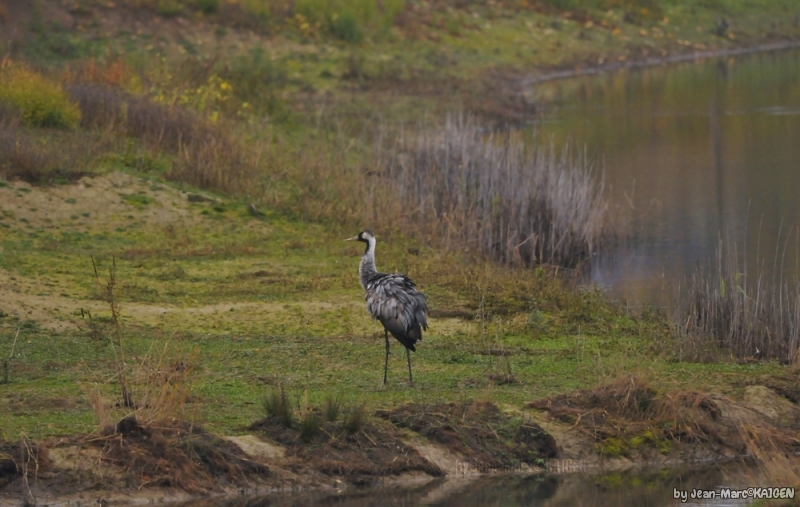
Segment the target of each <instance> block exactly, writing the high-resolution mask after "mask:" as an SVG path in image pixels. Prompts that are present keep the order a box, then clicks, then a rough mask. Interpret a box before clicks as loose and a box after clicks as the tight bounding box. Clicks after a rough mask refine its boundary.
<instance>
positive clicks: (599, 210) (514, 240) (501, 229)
mask: <svg viewBox="0 0 800 507" xmlns="http://www.w3.org/2000/svg"><path fill="white" fill-rule="evenodd" d="M410 137H411V138H410V139H408V138H400V140H399V141H398V142H397V144H396V145H395V146H394V147H392V148H390V150H389V151H388V153H386V154H385V155H383V156H382V157H380V160H381V164H380V174H379V175H378V176H377V177H376V178H373V179H372V181H371V184H370V183H367V186H368V188H367V189H366V193H367V194H368V195H369V198H370V201H369V202H371V203H372V206H373V209H374V214H375V216H381V215H388V214H392V213H393V212H394V213H396V215H395V216H396V217H399V221H400V222H401V223H402V224H403V225H404V226H405V227H407V228H411V229H419V230H422V231H425V232H426V233H427V234H432V235H435V236H439V237H442V238H443V240H444V243H445V244H446V245H448V246H450V247H452V248H456V249H459V250H462V249H465V248H466V249H470V250H477V251H479V252H481V253H482V254H484V255H486V256H488V257H489V258H492V259H494V260H497V261H500V262H503V263H507V264H511V265H522V266H532V265H535V264H539V263H547V264H555V265H559V266H566V267H575V266H577V265H579V264H580V263H581V262H582V261H584V260H585V259H587V258H589V256H590V255H592V253H593V252H594V251H596V250H598V249H599V248H601V247H602V246H603V245H604V244H606V243H608V242H609V241H612V240H613V239H614V238H615V235H616V233H615V231H614V230H613V229H612V227H611V222H610V217H609V213H608V203H607V200H606V198H605V195H604V187H603V180H602V178H599V179H598V178H596V177H595V176H596V175H595V174H594V173H593V172H592V171H591V170H590V168H589V167H587V165H586V162H585V160H583V159H582V158H581V157H579V156H573V154H571V153H570V152H569V150H567V149H564V150H563V151H562V152H561V153H560V154H558V153H557V152H556V151H555V149H554V148H549V149H547V148H540V147H537V146H534V145H531V144H529V143H526V142H525V141H524V140H523V138H522V136H521V135H520V134H517V133H508V134H500V133H487V132H484V131H482V130H481V129H480V128H479V127H478V126H477V125H476V124H475V123H474V122H473V121H471V120H468V119H467V120H465V119H463V118H453V117H450V118H448V119H447V121H446V122H445V125H444V127H443V128H442V129H441V130H431V129H424V130H422V131H421V132H420V133H419V134H418V135H417V136H415V137H414V136H410ZM387 195H393V196H397V198H396V199H395V201H398V200H399V203H398V204H399V206H400V210H391V209H389V206H392V205H395V206H396V205H398V204H394V203H391V201H390V200H387V198H386V197H387ZM398 211H399V213H398Z"/></svg>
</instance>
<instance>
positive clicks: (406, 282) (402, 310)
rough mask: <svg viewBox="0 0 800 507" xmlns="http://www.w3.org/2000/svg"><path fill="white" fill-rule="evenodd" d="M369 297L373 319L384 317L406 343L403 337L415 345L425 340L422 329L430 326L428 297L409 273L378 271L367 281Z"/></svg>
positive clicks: (387, 325)
mask: <svg viewBox="0 0 800 507" xmlns="http://www.w3.org/2000/svg"><path fill="white" fill-rule="evenodd" d="M366 300H367V310H368V311H369V313H370V315H372V318H373V319H378V320H380V321H381V323H383V325H384V326H385V327H386V329H388V330H389V331H390V332H391V333H392V335H394V336H395V338H397V339H398V340H400V342H401V343H403V344H404V345H406V344H405V342H404V341H403V339H402V338H401V337H403V338H408V340H409V341H411V343H412V345H413V343H414V342H416V341H417V340H421V339H422V332H421V331H420V328H422V329H425V330H427V329H428V320H427V318H426V316H425V314H426V313H428V305H427V303H426V302H425V296H424V295H422V294H421V293H420V292H418V291H417V288H416V286H415V285H414V282H412V281H411V279H410V278H408V277H407V276H405V275H400V274H392V275H387V274H384V273H378V274H377V275H375V276H374V277H372V278H371V279H370V280H368V281H367V296H366ZM406 346H408V345H406ZM409 348H412V350H413V347H409Z"/></svg>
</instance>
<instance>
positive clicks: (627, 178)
mask: <svg viewBox="0 0 800 507" xmlns="http://www.w3.org/2000/svg"><path fill="white" fill-rule="evenodd" d="M534 92H535V94H536V95H537V97H539V98H540V99H544V100H545V101H547V102H548V103H550V104H551V106H550V107H548V108H547V110H546V111H545V113H544V114H543V116H542V117H541V118H538V119H537V120H536V121H535V129H536V131H537V135H538V137H539V139H540V140H546V141H547V142H550V141H552V142H553V143H554V144H555V146H559V145H562V144H564V143H571V144H572V146H575V145H578V147H579V148H580V149H581V150H585V152H586V154H587V155H588V157H589V159H590V160H592V161H593V163H594V166H595V167H596V169H598V170H599V171H602V172H604V174H605V181H606V185H607V186H608V187H610V188H609V192H610V195H611V198H612V202H613V205H614V208H615V211H616V212H617V213H618V214H619V215H620V216H623V217H626V218H625V220H624V221H625V222H627V223H629V224H630V225H629V230H630V233H631V238H632V241H631V242H630V243H629V244H628V245H626V246H625V247H624V248H619V249H617V250H615V251H613V252H610V253H606V254H604V255H601V256H600V257H599V258H598V259H596V262H595V266H594V267H595V269H593V270H592V280H591V281H592V282H593V283H596V284H599V285H601V286H603V287H605V288H607V289H609V290H610V291H611V292H612V293H614V294H616V295H617V296H618V297H620V298H621V299H622V300H626V301H629V302H631V303H634V304H663V303H665V302H667V300H668V298H669V297H671V296H672V295H674V286H675V285H676V282H680V281H682V280H684V279H685V278H686V277H687V276H688V275H689V274H690V273H691V272H692V271H693V270H694V269H695V268H696V267H697V266H698V265H709V264H710V262H711V261H712V260H713V259H714V256H715V250H716V248H717V246H718V244H719V241H720V238H723V241H725V242H728V243H729V244H733V242H735V244H736V248H737V250H738V252H739V253H740V257H741V258H744V257H745V251H746V257H747V264H748V270H749V271H750V272H751V273H753V272H754V268H755V267H756V266H761V267H762V268H763V269H764V270H766V272H767V274H768V275H769V276H771V274H772V271H773V266H774V264H775V260H774V259H775V252H776V247H777V248H779V249H780V255H779V258H778V262H777V264H778V269H776V270H774V271H776V272H777V273H778V274H780V271H781V262H780V261H781V259H783V263H782V266H783V271H782V273H783V275H784V276H786V277H787V279H791V278H792V277H796V276H797V275H798V274H800V270H798V268H797V262H798V259H797V252H798V250H799V248H798V240H797V228H798V226H800V52H798V51H797V50H794V51H782V52H774V53H761V54H756V55H750V56H745V57H738V58H720V59H709V60H705V61H701V62H691V63H683V64H678V65H669V66H664V67H650V68H644V69H638V70H626V71H619V72H613V73H608V74H602V75H595V76H587V77H578V78H574V79H568V80H561V81H554V82H546V83H541V84H537V85H535V90H534ZM787 241H788V248H786V255H785V257H784V256H783V249H784V247H785V246H786V245H787ZM740 262H741V261H740ZM665 298H666V299H665Z"/></svg>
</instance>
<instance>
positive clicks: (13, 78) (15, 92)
mask: <svg viewBox="0 0 800 507" xmlns="http://www.w3.org/2000/svg"><path fill="white" fill-rule="evenodd" d="M0 102H5V103H7V104H10V105H12V106H14V107H16V108H17V109H19V111H20V114H21V115H22V119H23V121H24V122H25V123H26V124H28V125H31V126H34V127H67V128H73V127H75V126H77V125H78V122H79V121H80V119H81V111H80V109H79V108H78V106H77V105H76V104H74V103H72V102H70V100H69V97H68V96H67V94H66V92H64V90H63V89H62V88H61V85H60V84H59V83H56V82H55V81H51V80H49V79H47V78H46V77H44V76H43V75H41V74H39V73H38V72H35V71H33V70H31V69H29V68H28V67H26V66H24V65H21V64H19V63H12V62H8V61H6V62H4V63H3V66H2V67H0Z"/></svg>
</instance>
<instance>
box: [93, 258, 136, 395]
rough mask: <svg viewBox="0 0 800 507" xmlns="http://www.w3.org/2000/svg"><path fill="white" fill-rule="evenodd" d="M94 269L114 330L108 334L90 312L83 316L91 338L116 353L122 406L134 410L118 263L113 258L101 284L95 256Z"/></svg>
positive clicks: (115, 359)
mask: <svg viewBox="0 0 800 507" xmlns="http://www.w3.org/2000/svg"><path fill="white" fill-rule="evenodd" d="M92 267H93V268H94V277H95V281H96V283H97V285H98V286H99V288H100V290H101V292H102V297H103V299H104V300H105V301H106V302H107V303H108V306H109V308H110V310H111V323H112V325H113V330H112V332H111V333H110V334H107V333H106V331H105V329H104V328H103V326H102V325H101V324H100V323H99V322H98V321H97V320H96V319H94V318H93V317H92V314H91V312H90V311H88V310H87V311H86V312H84V310H83V309H81V316H82V317H84V319H85V321H86V322H87V324H88V325H89V336H90V337H91V338H92V340H94V341H95V342H98V343H108V344H109V345H110V346H111V350H112V351H113V353H114V363H115V365H116V369H117V375H116V376H117V380H118V381H119V386H120V390H121V392H122V406H124V407H128V408H133V407H135V405H134V402H133V397H132V394H131V390H130V386H129V384H128V376H127V373H126V369H127V366H126V364H125V339H124V334H123V332H122V325H121V323H120V306H119V301H118V300H117V298H116V296H115V294H114V289H115V288H116V285H117V263H116V260H114V259H113V258H112V263H111V266H110V267H109V268H108V279H107V280H106V281H105V282H101V280H100V275H99V274H98V272H97V264H96V263H95V260H94V256H92Z"/></svg>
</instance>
